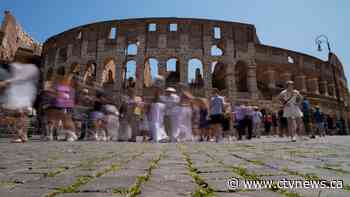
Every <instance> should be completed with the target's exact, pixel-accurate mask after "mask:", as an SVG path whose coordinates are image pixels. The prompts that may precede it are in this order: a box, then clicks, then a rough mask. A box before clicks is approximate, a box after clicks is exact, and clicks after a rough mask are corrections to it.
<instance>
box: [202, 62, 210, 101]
mask: <svg viewBox="0 0 350 197" xmlns="http://www.w3.org/2000/svg"><path fill="white" fill-rule="evenodd" d="M203 79H204V91H205V96H206V97H208V96H210V95H211V89H212V73H211V62H210V61H203Z"/></svg>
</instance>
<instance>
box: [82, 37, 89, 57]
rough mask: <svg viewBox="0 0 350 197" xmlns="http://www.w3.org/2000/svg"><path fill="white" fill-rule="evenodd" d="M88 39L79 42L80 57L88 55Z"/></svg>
mask: <svg viewBox="0 0 350 197" xmlns="http://www.w3.org/2000/svg"><path fill="white" fill-rule="evenodd" d="M87 51H88V41H83V42H82V44H81V57H82V58H84V57H86V56H87V55H88V52H87Z"/></svg>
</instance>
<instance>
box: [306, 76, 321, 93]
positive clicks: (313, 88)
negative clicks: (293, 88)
mask: <svg viewBox="0 0 350 197" xmlns="http://www.w3.org/2000/svg"><path fill="white" fill-rule="evenodd" d="M308 83H309V87H310V89H308V91H310V92H311V93H313V94H320V91H319V86H318V81H317V78H311V79H308Z"/></svg>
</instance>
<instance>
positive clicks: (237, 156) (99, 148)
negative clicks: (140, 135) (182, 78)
mask: <svg viewBox="0 0 350 197" xmlns="http://www.w3.org/2000/svg"><path fill="white" fill-rule="evenodd" d="M349 142H350V137H343V136H334V137H327V138H326V139H322V140H320V139H314V140H309V141H301V142H296V143H292V142H288V141H287V139H278V138H266V137H265V138H262V139H254V140H252V141H242V142H233V143H224V144H213V143H186V144H150V143H112V142H107V143H101V142H74V143H68V142H40V141H32V142H30V143H27V144H11V143H9V140H8V139H0V150H1V153H0V196H1V197H7V196H11V197H40V196H48V197H69V196H72V197H108V196H152V197H156V196H159V197H168V196H169V197H171V196H224V197H225V196H233V197H263V196H266V197H274V196H287V197H296V196H310V197H317V196H321V197H323V196H346V197H348V196H350V144H349ZM231 177H237V178H240V179H241V180H243V179H246V180H276V181H277V180H280V179H283V178H286V179H290V180H309V181H311V180H313V181H317V180H319V179H324V180H328V181H329V180H334V179H339V180H343V181H344V183H343V186H344V187H343V188H342V189H301V188H298V189H286V188H280V187H278V188H277V187H274V188H271V189H261V190H252V189H247V188H244V187H242V186H241V187H239V188H238V189H236V190H230V188H229V187H228V186H227V181H228V180H229V179H230V178H231ZM328 181H327V182H326V185H328V186H329V185H330V183H329V182H328ZM275 183H276V182H275ZM274 186H276V185H274Z"/></svg>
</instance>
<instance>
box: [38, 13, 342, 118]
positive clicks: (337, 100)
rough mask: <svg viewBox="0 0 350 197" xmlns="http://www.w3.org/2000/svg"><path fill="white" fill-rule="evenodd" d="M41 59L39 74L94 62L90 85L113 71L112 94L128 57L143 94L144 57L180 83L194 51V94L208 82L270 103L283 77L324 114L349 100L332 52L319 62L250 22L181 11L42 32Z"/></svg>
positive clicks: (238, 96)
mask: <svg viewBox="0 0 350 197" xmlns="http://www.w3.org/2000/svg"><path fill="white" fill-rule="evenodd" d="M129 47H136V48H137V49H136V50H137V53H132V54H131V53H129V52H128V48H129ZM215 51H218V52H215ZM42 58H43V60H44V67H43V69H44V73H45V74H44V78H45V79H46V78H47V75H46V73H51V74H52V73H55V72H56V71H57V70H59V69H65V70H69V68H70V67H71V65H73V64H79V65H80V66H81V68H82V69H81V70H82V71H84V70H85V69H86V67H87V65H89V64H90V65H91V64H93V65H95V67H96V71H95V73H96V79H95V80H96V83H95V85H97V86H101V87H102V86H103V84H104V83H105V82H106V78H112V79H113V80H110V81H109V83H110V84H113V85H112V89H111V90H113V94H115V95H120V94H121V93H123V91H124V89H125V81H126V80H127V78H126V74H127V72H129V71H128V70H127V69H126V65H128V64H129V62H130V61H134V63H136V74H135V78H136V80H135V89H136V90H137V93H138V94H139V95H146V90H147V86H148V85H147V84H149V83H150V82H149V81H150V74H149V73H150V71H149V64H148V60H149V59H150V58H155V59H156V60H157V61H158V69H157V70H158V74H159V75H163V76H164V77H170V76H172V77H173V78H172V80H171V82H173V79H175V81H176V80H177V82H182V83H186V84H188V83H189V81H188V75H189V66H188V65H189V61H190V60H191V59H193V58H195V59H198V60H200V62H201V64H202V65H201V66H202V70H203V72H202V75H203V76H202V77H203V79H204V80H203V85H202V87H198V86H193V87H194V88H191V90H192V91H193V92H194V93H195V94H196V95H203V96H208V95H210V91H211V89H212V88H213V87H218V88H219V89H220V90H222V92H223V94H225V96H226V97H227V98H228V99H229V100H231V101H233V102H247V103H250V104H255V105H261V106H264V105H269V106H270V107H271V105H272V106H274V107H276V108H277V107H278V104H277V102H274V101H275V96H276V94H277V92H279V91H280V90H281V89H282V88H283V86H284V83H285V81H286V80H294V81H295V82H296V87H297V88H298V89H299V90H300V91H301V92H302V93H303V94H304V95H306V96H307V97H309V98H310V100H311V101H312V102H313V103H314V104H318V105H320V106H321V107H322V108H323V109H324V110H325V111H326V112H327V113H337V114H339V115H340V114H343V115H344V113H346V112H347V110H346V109H347V108H345V107H347V106H349V91H348V88H347V80H346V77H345V75H344V70H343V66H342V64H341V62H340V61H339V59H338V58H337V57H336V55H335V54H330V55H329V60H328V61H323V60H321V59H318V58H316V57H312V56H309V55H306V54H302V53H299V52H296V51H291V50H287V49H282V48H277V47H272V46H267V45H263V44H261V43H260V41H259V38H258V36H257V34H256V29H255V27H254V25H250V24H242V23H235V22H228V21H218V20H204V19H188V18H183V19H182V18H141V19H127V20H114V21H106V22H99V23H94V24H88V25H84V26H80V27H76V28H74V29H71V30H68V31H65V32H63V33H60V34H58V35H55V36H53V37H51V38H49V39H48V40H47V41H46V42H45V44H44V46H43V54H42ZM171 58H176V68H177V69H176V71H174V72H170V73H169V72H167V61H168V60H169V59H171ZM106 65H109V66H108V68H107V67H106ZM145 65H146V66H145ZM213 65H216V66H215V67H213ZM145 68H146V72H145ZM106 69H107V70H106ZM106 73H109V77H106ZM220 73H221V74H220ZM51 74H50V75H51ZM112 74H113V76H112V77H111V75H112ZM82 75H83V72H82ZM176 77H178V79H177V78H176ZM145 81H146V83H145ZM109 87H111V86H109ZM191 87H192V86H191Z"/></svg>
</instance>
